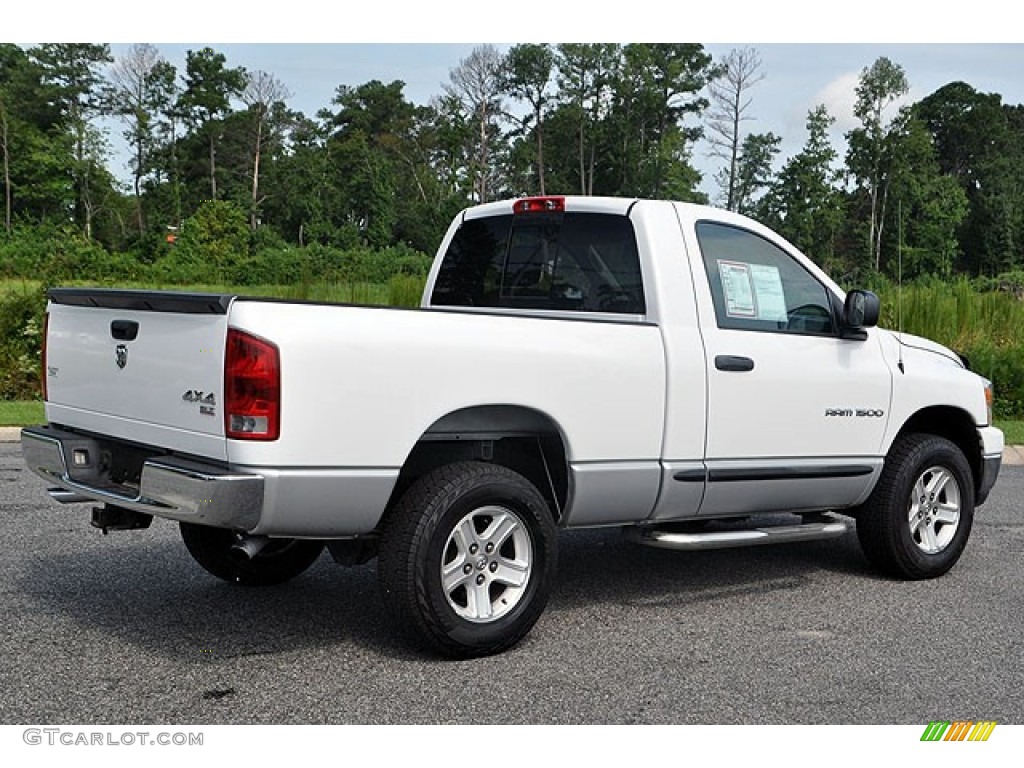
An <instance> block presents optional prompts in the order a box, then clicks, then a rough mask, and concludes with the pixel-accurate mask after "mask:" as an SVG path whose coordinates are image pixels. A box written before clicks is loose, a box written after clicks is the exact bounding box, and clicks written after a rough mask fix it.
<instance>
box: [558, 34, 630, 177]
mask: <svg viewBox="0 0 1024 768" xmlns="http://www.w3.org/2000/svg"><path fill="white" fill-rule="evenodd" d="M556 50H557V53H556V62H557V65H558V75H557V77H556V81H557V83H558V89H559V91H560V92H561V94H562V97H561V99H560V103H561V109H563V110H565V117H566V118H567V121H568V122H572V123H575V131H576V136H575V145H576V147H575V149H576V151H575V152H574V153H573V154H574V155H575V156H576V169H575V175H576V177H577V188H578V189H579V193H580V194H581V195H592V194H594V179H595V170H596V164H597V155H598V151H597V147H598V142H599V140H600V136H599V128H600V125H601V122H602V120H603V119H604V117H605V116H606V115H607V113H608V111H609V109H610V106H611V84H612V80H613V78H614V73H615V72H616V70H617V69H618V67H619V58H620V56H621V54H622V51H621V48H620V46H618V45H615V44H612V43H563V44H561V45H559V46H558V47H557V49H556Z"/></svg>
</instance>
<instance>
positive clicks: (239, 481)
mask: <svg viewBox="0 0 1024 768" xmlns="http://www.w3.org/2000/svg"><path fill="white" fill-rule="evenodd" d="M21 447H22V452H23V454H24V456H25V462H26V463H27V464H28V467H29V469H31V470H32V471H33V472H35V473H36V474H37V475H39V476H40V477H42V478H43V479H44V480H46V481H47V482H49V483H53V484H55V485H56V486H57V487H56V488H52V489H50V495H51V497H53V498H54V499H56V500H57V501H60V502H62V503H68V502H85V501H95V502H100V503H104V504H110V505H113V506H117V507H123V508H125V509H130V510H133V511H135V512H142V513H144V514H147V515H153V516H155V517H163V518H168V519H170V520H181V521H184V522H188V523H198V524H201V525H211V526H216V527H219V528H232V529H235V530H241V531H251V530H252V529H254V528H255V527H256V526H257V525H259V522H260V516H261V514H262V511H263V496H264V488H263V485H264V482H263V478H262V477H261V476H259V475H249V474H242V473H238V472H232V471H230V470H227V469H224V468H223V467H218V466H216V465H213V464H207V463H204V462H199V461H193V460H189V459H183V458H180V457H178V456H156V457H153V458H150V459H146V460H145V461H144V462H143V465H142V475H141V479H140V482H139V486H138V488H133V487H131V486H126V485H114V484H111V483H106V482H103V481H102V479H101V478H100V477H99V476H97V475H96V474H95V472H89V471H82V472H80V471H78V470H77V469H76V468H75V467H74V463H73V455H74V452H75V451H85V452H86V453H87V454H88V455H90V456H99V455H100V453H101V446H100V444H99V442H98V441H97V440H95V439H93V438H90V437H88V436H83V435H79V434H77V433H74V432H67V431H64V430H61V429H57V428H54V427H49V426H46V427H26V428H25V429H23V430H22V431H21Z"/></svg>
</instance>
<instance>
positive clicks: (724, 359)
mask: <svg viewBox="0 0 1024 768" xmlns="http://www.w3.org/2000/svg"><path fill="white" fill-rule="evenodd" d="M715 368H717V369H718V370H720V371H752V370H754V361H753V360H751V359H750V358H749V357H740V356H739V355H716V356H715Z"/></svg>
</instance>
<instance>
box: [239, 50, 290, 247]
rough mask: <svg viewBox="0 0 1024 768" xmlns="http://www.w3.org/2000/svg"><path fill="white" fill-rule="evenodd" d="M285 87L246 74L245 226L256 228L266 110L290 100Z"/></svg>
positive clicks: (260, 75) (268, 78)
mask: <svg viewBox="0 0 1024 768" xmlns="http://www.w3.org/2000/svg"><path fill="white" fill-rule="evenodd" d="M292 95H293V94H292V92H291V91H290V90H288V87H287V86H286V85H285V84H284V83H283V82H281V81H280V80H278V79H277V78H276V77H275V76H274V75H272V74H270V73H268V72H264V71H262V70H257V71H255V72H250V73H248V76H247V80H246V84H245V88H244V89H243V91H242V103H244V104H245V106H246V107H247V108H248V109H249V112H250V113H251V115H252V117H253V121H254V126H253V129H254V130H253V144H252V198H251V208H250V211H249V226H250V227H251V228H252V229H254V230H255V229H256V227H257V226H259V216H258V211H259V205H260V203H261V202H262V198H261V197H260V158H261V156H262V153H263V144H264V141H265V139H266V132H267V122H268V120H269V117H270V111H271V110H272V109H273V107H274V105H275V104H280V103H283V102H285V101H287V100H288V99H290V98H291V97H292Z"/></svg>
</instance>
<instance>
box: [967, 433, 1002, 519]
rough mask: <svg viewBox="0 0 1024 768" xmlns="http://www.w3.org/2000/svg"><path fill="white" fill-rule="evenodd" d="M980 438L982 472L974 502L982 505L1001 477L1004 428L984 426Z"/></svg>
mask: <svg viewBox="0 0 1024 768" xmlns="http://www.w3.org/2000/svg"><path fill="white" fill-rule="evenodd" d="M978 438H979V441H980V443H981V472H980V474H979V477H978V488H977V490H976V491H975V494H974V503H975V504H978V505H980V504H984V503H985V499H987V498H988V493H989V491H991V490H992V486H994V485H995V484H996V478H997V477H999V469H1000V467H1001V466H1002V464H1003V448H1004V440H1003V433H1002V430H999V429H996V428H995V427H982V428H981V429H979V430H978Z"/></svg>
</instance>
